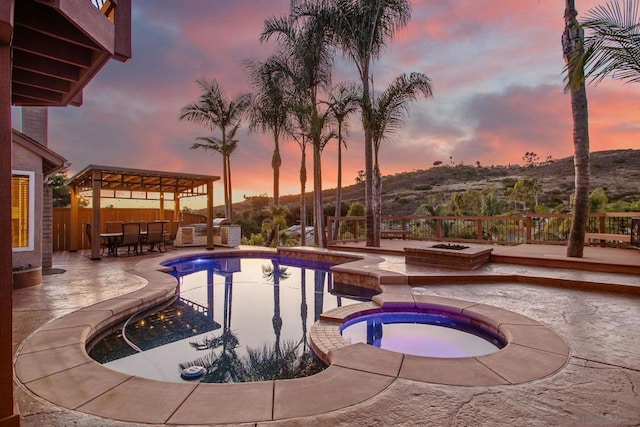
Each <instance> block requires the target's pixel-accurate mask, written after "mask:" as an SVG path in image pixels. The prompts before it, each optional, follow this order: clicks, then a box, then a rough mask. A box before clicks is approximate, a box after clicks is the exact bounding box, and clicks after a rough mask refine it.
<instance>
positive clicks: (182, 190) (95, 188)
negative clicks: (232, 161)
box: [66, 165, 220, 260]
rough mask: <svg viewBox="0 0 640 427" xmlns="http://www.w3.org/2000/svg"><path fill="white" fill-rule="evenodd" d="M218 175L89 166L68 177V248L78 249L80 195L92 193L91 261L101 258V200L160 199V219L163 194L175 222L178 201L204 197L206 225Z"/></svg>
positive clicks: (210, 234) (209, 237)
mask: <svg viewBox="0 0 640 427" xmlns="http://www.w3.org/2000/svg"><path fill="white" fill-rule="evenodd" d="M219 179H220V177H219V176H211V175H195V174H186V173H176V172H163V171H154V170H143V169H129V168H119V167H111V166H100V165H89V166H87V167H85V168H84V169H82V170H81V171H80V172H78V173H77V174H75V175H74V176H73V177H71V178H69V179H68V180H67V182H66V185H68V186H70V187H71V239H70V240H71V247H70V249H71V250H72V251H73V250H77V249H78V247H77V241H78V231H79V230H80V227H79V225H80V224H78V217H79V215H78V208H79V203H78V201H79V199H80V196H81V194H82V193H85V194H86V193H89V192H90V194H91V197H92V200H93V203H92V220H91V222H92V227H91V259H95V260H97V259H100V224H101V222H102V221H101V210H100V201H101V199H104V198H114V199H138V200H159V202H160V217H161V218H163V217H164V215H163V212H164V200H165V197H164V196H165V194H172V196H173V204H174V207H173V212H174V219H175V220H177V218H178V217H177V215H178V212H179V211H180V200H181V199H182V198H186V197H196V196H207V224H209V225H211V221H212V219H213V183H214V181H218V180H219ZM207 249H213V227H211V226H209V227H207Z"/></svg>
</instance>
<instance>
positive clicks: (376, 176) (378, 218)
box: [373, 148, 382, 247]
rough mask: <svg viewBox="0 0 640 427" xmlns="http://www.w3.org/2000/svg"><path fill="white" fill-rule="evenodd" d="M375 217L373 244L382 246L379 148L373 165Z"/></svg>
mask: <svg viewBox="0 0 640 427" xmlns="http://www.w3.org/2000/svg"><path fill="white" fill-rule="evenodd" d="M373 190H374V195H373V215H374V216H373V218H374V224H375V226H376V232H375V233H374V236H373V245H374V246H375V247H380V231H379V229H380V224H381V223H382V177H381V176H380V164H379V163H378V149H377V148H376V149H375V151H374V165H373Z"/></svg>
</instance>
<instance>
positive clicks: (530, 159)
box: [522, 151, 540, 168]
mask: <svg viewBox="0 0 640 427" xmlns="http://www.w3.org/2000/svg"><path fill="white" fill-rule="evenodd" d="M522 160H524V165H525V166H526V167H530V168H531V167H534V166H538V164H539V163H540V158H539V157H538V155H537V154H536V153H534V152H533V151H532V152H529V151H527V152H526V153H525V154H524V156H522Z"/></svg>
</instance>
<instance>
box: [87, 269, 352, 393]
mask: <svg viewBox="0 0 640 427" xmlns="http://www.w3.org/2000/svg"><path fill="white" fill-rule="evenodd" d="M165 265H166V266H169V267H172V268H173V274H174V275H175V276H176V277H177V278H178V280H179V287H178V290H177V295H176V300H175V301H174V302H172V303H171V304H170V305H168V306H167V307H164V308H161V309H160V310H158V309H156V310H154V312H152V313H146V314H144V315H142V316H135V317H133V318H132V319H130V320H129V321H128V323H127V324H126V325H125V326H124V327H123V329H122V330H119V331H117V332H115V333H113V334H111V335H110V336H108V337H106V338H104V339H102V340H101V341H99V342H98V343H96V344H95V345H94V346H93V347H92V349H91V350H90V352H89V354H90V355H91V357H93V358H94V359H96V360H97V361H99V362H101V363H103V364H104V365H105V366H108V367H109V368H111V369H115V370H118V371H121V372H125V373H128V374H133V375H137V376H142V377H147V378H153V379H158V380H162V381H178V382H181V381H184V380H183V379H181V377H180V374H181V372H182V371H183V370H184V369H187V368H189V367H192V366H203V367H204V368H205V370H206V373H205V375H204V376H203V377H202V378H200V379H199V381H202V382H219V383H223V382H247V381H261V380H272V379H285V378H297V377H302V376H308V375H312V374H314V373H317V372H319V371H321V370H322V369H324V368H325V366H324V365H323V364H322V362H321V361H320V360H319V359H318V358H317V357H316V356H315V354H314V353H313V351H312V350H311V348H310V346H309V343H308V336H307V334H308V331H309V328H310V327H311V325H312V324H313V322H314V321H316V320H317V319H318V318H319V316H320V314H321V313H323V312H324V311H327V310H330V309H332V308H336V307H339V306H342V305H347V304H354V303H357V302H360V301H361V300H358V299H356V298H349V297H345V296H338V295H334V294H332V293H331V291H332V288H333V283H332V275H331V272H330V271H329V267H330V266H329V265H327V264H318V263H312V262H306V261H301V260H297V259H287V258H280V257H261V258H240V257H226V258H217V257H211V258H202V259H200V258H197V259H195V258H194V259H188V260H182V261H179V262H176V263H170V264H165Z"/></svg>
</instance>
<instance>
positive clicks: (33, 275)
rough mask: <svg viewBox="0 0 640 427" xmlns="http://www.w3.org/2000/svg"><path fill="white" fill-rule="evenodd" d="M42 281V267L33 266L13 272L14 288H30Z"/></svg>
mask: <svg viewBox="0 0 640 427" xmlns="http://www.w3.org/2000/svg"><path fill="white" fill-rule="evenodd" d="M40 283H42V267H33V268H28V269H26V270H17V271H14V272H13V289H24V288H30V287H31V286H37V285H39V284H40Z"/></svg>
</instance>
